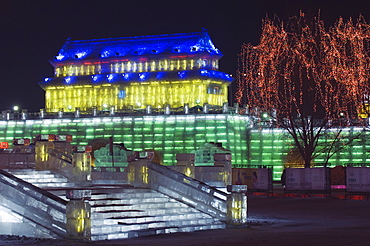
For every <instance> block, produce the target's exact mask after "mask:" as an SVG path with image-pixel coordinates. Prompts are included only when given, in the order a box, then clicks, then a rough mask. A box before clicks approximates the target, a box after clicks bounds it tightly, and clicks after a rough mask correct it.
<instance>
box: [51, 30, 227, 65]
mask: <svg viewBox="0 0 370 246" xmlns="http://www.w3.org/2000/svg"><path fill="white" fill-rule="evenodd" d="M133 41H134V42H133ZM196 52H207V53H209V54H211V55H218V56H219V55H221V52H220V51H219V50H218V49H217V48H216V47H215V46H214V45H213V43H212V41H211V39H210V37H209V35H208V33H207V32H206V31H203V32H195V33H180V34H164V35H152V36H139V37H128V38H111V39H109V38H107V39H94V40H76V41H75V40H70V39H68V40H67V41H66V42H65V44H64V46H63V48H62V49H61V50H60V52H59V55H58V56H56V57H55V61H57V62H59V61H72V60H81V59H84V58H87V57H89V59H90V58H91V59H94V58H95V59H99V58H108V57H124V56H128V57H129V56H138V55H140V56H146V55H153V54H154V55H160V54H171V53H172V54H184V53H185V54H190V53H196Z"/></svg>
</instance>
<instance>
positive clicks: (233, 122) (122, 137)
mask: <svg viewBox="0 0 370 246" xmlns="http://www.w3.org/2000/svg"><path fill="white" fill-rule="evenodd" d="M248 125H249V118H248V117H247V116H243V115H228V114H202V115H156V116H125V117H118V116H115V117H92V118H71V119H40V120H25V121H12V120H9V121H0V141H6V142H9V143H11V141H12V140H13V139H14V138H30V139H32V138H33V137H34V136H35V135H37V134H71V135H72V136H73V142H72V144H74V145H88V144H89V143H90V142H91V141H92V140H94V139H99V138H104V139H108V138H109V137H111V136H113V138H114V142H115V143H124V144H125V146H126V148H128V149H131V150H134V151H140V150H144V149H154V150H156V151H158V152H159V153H160V154H161V155H162V157H163V164H165V165H175V164H176V154H177V153H190V152H192V151H194V150H196V149H198V148H200V147H202V146H203V145H204V144H205V143H208V142H218V143H222V146H223V147H224V148H226V149H228V150H230V151H231V152H232V158H233V164H238V165H246V156H247V142H246V140H247V126H248Z"/></svg>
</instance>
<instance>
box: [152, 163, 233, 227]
mask: <svg viewBox="0 0 370 246" xmlns="http://www.w3.org/2000/svg"><path fill="white" fill-rule="evenodd" d="M147 166H148V169H149V172H148V183H149V185H150V188H152V189H154V190H157V191H159V192H161V193H164V194H166V195H168V196H170V197H172V198H174V199H176V200H180V201H182V202H184V203H186V204H188V205H190V206H192V207H194V208H196V209H198V210H200V211H202V212H204V213H207V214H209V215H211V216H212V217H216V218H218V219H219V220H221V221H225V220H226V212H227V208H226V199H227V195H228V194H226V193H225V192H222V191H220V190H218V189H216V188H214V187H211V186H209V185H207V184H205V183H203V182H200V181H198V180H195V179H193V178H190V177H188V176H186V175H184V174H182V173H179V172H177V171H174V170H172V169H170V168H168V167H166V166H163V165H160V164H158V163H155V162H148V164H147Z"/></svg>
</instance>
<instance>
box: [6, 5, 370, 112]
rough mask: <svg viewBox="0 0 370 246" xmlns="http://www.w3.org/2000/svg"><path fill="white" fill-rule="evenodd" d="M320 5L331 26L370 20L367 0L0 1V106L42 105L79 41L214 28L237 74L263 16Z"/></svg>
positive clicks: (227, 65) (224, 67) (226, 68)
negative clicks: (55, 62) (57, 68)
mask: <svg viewBox="0 0 370 246" xmlns="http://www.w3.org/2000/svg"><path fill="white" fill-rule="evenodd" d="M300 9H302V10H303V11H304V12H305V13H306V14H307V15H308V16H314V15H316V14H317V12H318V10H319V9H321V16H322V19H324V21H325V23H326V24H327V25H332V24H333V23H334V22H335V20H336V19H338V17H339V16H342V17H344V18H345V19H348V18H349V17H352V18H354V19H356V18H357V17H358V15H359V14H360V13H362V14H363V15H364V17H365V19H366V21H367V22H369V21H370V4H369V1H368V0H362V1H360V0H352V1H344V0H343V1H342V0H320V1H316V0H281V1H279V0H214V1H202V0H198V1H193V0H181V1H176V0H173V1H160V0H151V1H147V0H145V1H142V0H129V1H128V0H99V1H98V0H60V1H56V0H0V27H1V29H0V31H1V40H0V54H1V56H0V62H1V64H0V85H1V87H0V91H1V94H0V97H1V101H0V110H5V109H10V108H12V106H13V105H19V106H20V107H21V108H27V109H28V110H29V111H32V112H35V111H38V110H39V109H40V108H43V107H44V91H43V90H42V89H41V88H40V87H39V85H38V82H40V81H42V80H43V79H44V78H45V77H52V76H53V67H52V66H51V65H50V63H49V60H51V59H52V58H53V57H54V56H55V55H57V54H58V51H59V50H60V48H61V47H62V45H63V43H64V42H65V40H66V39H67V38H68V37H71V38H72V39H74V40H79V39H95V38H114V37H130V36H138V35H139V36H142V35H152V34H170V33H183V32H198V31H201V30H202V28H206V29H208V32H209V34H210V36H211V38H212V40H213V42H214V44H215V46H216V47H217V48H219V49H220V50H221V52H223V54H224V57H223V58H222V59H221V61H220V70H221V71H223V72H227V73H231V74H233V75H235V71H236V70H237V54H238V53H239V50H240V47H241V45H242V43H253V44H257V43H258V39H259V35H260V31H261V20H262V19H263V18H264V17H265V16H266V14H268V16H269V17H273V16H274V14H276V15H277V16H278V17H279V18H280V19H282V20H287V19H288V18H289V17H291V16H294V15H297V14H298V13H299V10H300Z"/></svg>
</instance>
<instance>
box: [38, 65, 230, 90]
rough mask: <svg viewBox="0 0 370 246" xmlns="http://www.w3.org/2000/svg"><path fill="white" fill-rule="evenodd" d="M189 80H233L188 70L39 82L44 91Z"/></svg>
mask: <svg viewBox="0 0 370 246" xmlns="http://www.w3.org/2000/svg"><path fill="white" fill-rule="evenodd" d="M189 79H202V80H205V79H212V80H215V81H219V82H224V83H231V82H232V81H233V78H232V77H231V76H230V75H229V74H226V73H223V72H220V71H214V70H206V69H201V70H196V71H194V70H188V71H171V72H143V73H110V74H96V75H85V76H68V77H55V78H47V79H45V81H43V82H40V83H39V84H40V86H41V88H43V89H44V90H45V89H46V88H47V87H49V86H75V85H102V84H127V83H143V82H152V81H159V82H160V81H182V80H189Z"/></svg>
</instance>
